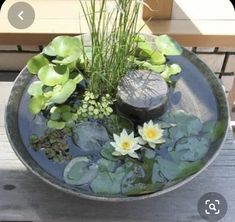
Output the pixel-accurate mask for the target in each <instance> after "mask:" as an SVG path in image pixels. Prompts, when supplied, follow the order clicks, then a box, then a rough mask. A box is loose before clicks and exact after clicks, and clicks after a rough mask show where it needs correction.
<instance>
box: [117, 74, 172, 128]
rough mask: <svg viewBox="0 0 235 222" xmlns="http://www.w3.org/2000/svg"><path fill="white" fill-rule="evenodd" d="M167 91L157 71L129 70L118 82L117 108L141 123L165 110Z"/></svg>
mask: <svg viewBox="0 0 235 222" xmlns="http://www.w3.org/2000/svg"><path fill="white" fill-rule="evenodd" d="M168 92H169V90H168V86H167V83H166V81H165V80H164V79H163V77H162V76H161V75H160V74H159V73H154V72H151V71H147V70H135V71H131V72H129V73H128V74H127V75H126V76H125V77H124V78H123V79H122V80H121V81H120V83H119V86H118V91H117V102H116V106H117V110H118V111H119V112H120V113H121V114H122V115H123V116H125V117H127V118H129V119H131V120H132V121H133V122H136V123H138V124H142V123H143V122H146V121H148V120H151V119H156V118H159V117H160V116H161V115H163V114H164V113H165V112H166V110H167V102H168Z"/></svg>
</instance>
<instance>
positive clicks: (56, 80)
mask: <svg viewBox="0 0 235 222" xmlns="http://www.w3.org/2000/svg"><path fill="white" fill-rule="evenodd" d="M38 78H39V79H40V80H41V81H42V82H43V83H44V84H45V85H46V86H55V85H58V84H64V83H65V82H66V81H67V80H68V78H69V69H68V68H67V67H66V66H53V65H45V66H43V67H42V68H41V69H40V70H39V72H38Z"/></svg>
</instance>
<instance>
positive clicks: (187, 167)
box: [157, 156, 203, 180]
mask: <svg viewBox="0 0 235 222" xmlns="http://www.w3.org/2000/svg"><path fill="white" fill-rule="evenodd" d="M157 161H158V163H159V166H160V171H161V173H162V175H164V177H165V178H166V179H167V180H177V179H183V178H187V177H188V176H190V175H192V174H194V173H196V172H198V171H199V170H200V169H201V168H202V166H203V162H202V161H201V160H199V161H195V162H177V163H176V162H173V161H169V160H166V159H164V158H162V157H161V156H158V157H157Z"/></svg>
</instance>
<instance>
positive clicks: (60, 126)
mask: <svg viewBox="0 0 235 222" xmlns="http://www.w3.org/2000/svg"><path fill="white" fill-rule="evenodd" d="M47 126H48V127H49V128H51V129H58V130H59V129H64V127H65V122H61V121H55V120H49V121H48V122H47Z"/></svg>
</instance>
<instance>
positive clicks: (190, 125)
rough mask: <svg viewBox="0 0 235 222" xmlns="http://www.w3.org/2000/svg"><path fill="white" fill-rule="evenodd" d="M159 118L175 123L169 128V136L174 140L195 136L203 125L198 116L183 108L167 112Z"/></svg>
mask: <svg viewBox="0 0 235 222" xmlns="http://www.w3.org/2000/svg"><path fill="white" fill-rule="evenodd" d="M161 120H163V121H164V122H167V123H170V124H174V125H175V126H174V127H171V128H170V129H169V134H170V138H171V139H172V140H175V141H176V140H178V139H180V138H182V137H188V136H191V135H196V136H197V135H198V134H199V132H200V131H201V129H202V126H203V125H202V123H201V121H200V119H199V118H197V117H196V116H193V115H192V114H189V113H186V112H184V111H183V110H177V111H171V112H167V113H165V114H164V115H163V116H162V118H161Z"/></svg>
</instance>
